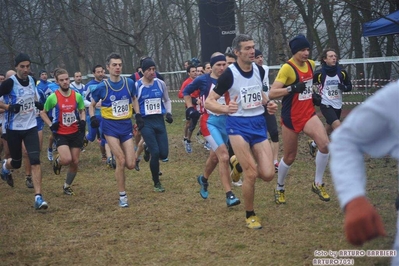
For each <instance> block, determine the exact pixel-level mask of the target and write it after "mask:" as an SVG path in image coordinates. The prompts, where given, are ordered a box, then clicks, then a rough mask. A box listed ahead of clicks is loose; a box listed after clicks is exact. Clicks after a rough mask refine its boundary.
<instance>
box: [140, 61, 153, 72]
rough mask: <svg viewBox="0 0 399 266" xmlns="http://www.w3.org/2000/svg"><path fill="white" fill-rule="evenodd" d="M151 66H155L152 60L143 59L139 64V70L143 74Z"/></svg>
mask: <svg viewBox="0 0 399 266" xmlns="http://www.w3.org/2000/svg"><path fill="white" fill-rule="evenodd" d="M152 66H153V67H154V66H155V62H154V61H152V59H150V58H147V59H144V60H143V62H141V70H142V71H143V72H145V71H146V70H147V69H149V68H150V67H152Z"/></svg>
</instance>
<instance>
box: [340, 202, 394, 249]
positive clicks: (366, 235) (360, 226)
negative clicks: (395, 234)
mask: <svg viewBox="0 0 399 266" xmlns="http://www.w3.org/2000/svg"><path fill="white" fill-rule="evenodd" d="M344 226H345V235H346V239H347V240H348V242H349V243H351V244H353V245H356V246H360V245H362V244H363V243H364V242H366V241H367V240H371V239H373V238H376V237H378V236H385V235H386V233H385V229H384V225H383V224H382V220H381V217H380V215H379V214H378V213H377V210H376V209H375V208H374V207H373V206H372V205H371V204H370V202H369V201H368V200H367V199H366V198H365V197H358V198H355V199H353V200H352V201H350V202H349V203H348V204H346V206H345V225H344Z"/></svg>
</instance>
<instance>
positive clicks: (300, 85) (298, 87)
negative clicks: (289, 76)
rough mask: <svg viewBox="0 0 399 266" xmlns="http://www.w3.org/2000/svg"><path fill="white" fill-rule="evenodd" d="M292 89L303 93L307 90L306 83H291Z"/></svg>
mask: <svg viewBox="0 0 399 266" xmlns="http://www.w3.org/2000/svg"><path fill="white" fill-rule="evenodd" d="M291 89H292V90H291V91H292V92H294V93H302V92H304V91H305V90H306V85H305V83H303V82H298V83H297V84H294V85H291Z"/></svg>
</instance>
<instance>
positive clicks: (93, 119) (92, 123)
mask: <svg viewBox="0 0 399 266" xmlns="http://www.w3.org/2000/svg"><path fill="white" fill-rule="evenodd" d="M90 126H91V127H92V128H99V127H100V121H98V119H97V117H96V116H95V115H93V116H92V117H90Z"/></svg>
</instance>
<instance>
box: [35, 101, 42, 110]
mask: <svg viewBox="0 0 399 266" xmlns="http://www.w3.org/2000/svg"><path fill="white" fill-rule="evenodd" d="M35 106H36V108H37V109H38V110H40V111H41V110H43V109H44V104H42V103H41V102H35Z"/></svg>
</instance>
